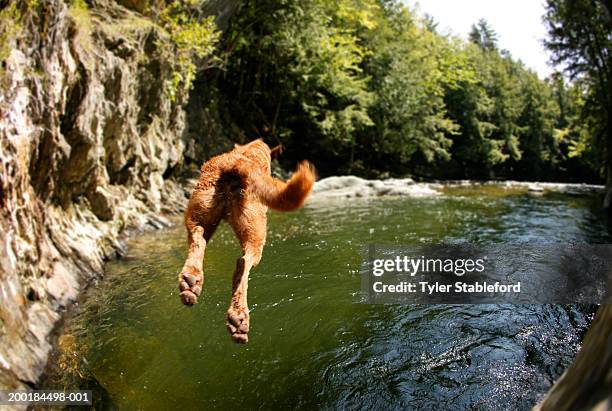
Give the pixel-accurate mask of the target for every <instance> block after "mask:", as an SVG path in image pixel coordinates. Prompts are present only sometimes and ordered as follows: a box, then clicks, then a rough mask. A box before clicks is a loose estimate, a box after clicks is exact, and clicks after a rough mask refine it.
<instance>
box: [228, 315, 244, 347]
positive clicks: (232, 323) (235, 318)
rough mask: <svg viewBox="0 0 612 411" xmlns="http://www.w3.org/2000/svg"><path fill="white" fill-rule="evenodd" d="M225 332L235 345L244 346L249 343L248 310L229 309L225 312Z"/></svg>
mask: <svg viewBox="0 0 612 411" xmlns="http://www.w3.org/2000/svg"><path fill="white" fill-rule="evenodd" d="M226 325H227V330H228V331H229V333H230V335H231V337H232V340H233V341H234V342H236V343H240V344H246V343H247V342H248V341H249V336H248V332H249V309H248V308H246V307H234V306H232V307H230V308H229V310H227V323H226Z"/></svg>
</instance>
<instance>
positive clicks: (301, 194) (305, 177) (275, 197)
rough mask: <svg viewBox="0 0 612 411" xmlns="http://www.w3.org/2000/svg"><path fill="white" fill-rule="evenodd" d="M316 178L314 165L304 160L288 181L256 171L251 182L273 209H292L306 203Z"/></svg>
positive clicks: (261, 197)
mask: <svg viewBox="0 0 612 411" xmlns="http://www.w3.org/2000/svg"><path fill="white" fill-rule="evenodd" d="M315 179H316V174H315V169H314V166H313V165H312V164H310V163H309V162H308V161H302V162H301V163H300V164H298V166H297V168H296V170H295V172H294V173H293V174H292V175H291V178H290V179H289V181H287V182H284V181H281V180H278V179H276V178H273V177H271V176H268V175H262V174H259V173H255V174H251V176H250V180H251V181H250V183H251V187H252V189H253V192H254V193H255V194H256V195H257V197H258V198H259V199H260V200H261V202H262V203H264V204H265V205H267V206H268V207H270V208H271V209H273V210H278V211H292V210H295V209H297V208H300V207H301V206H302V205H303V204H304V201H306V198H307V197H308V194H310V191H311V190H312V186H313V185H314V182H315Z"/></svg>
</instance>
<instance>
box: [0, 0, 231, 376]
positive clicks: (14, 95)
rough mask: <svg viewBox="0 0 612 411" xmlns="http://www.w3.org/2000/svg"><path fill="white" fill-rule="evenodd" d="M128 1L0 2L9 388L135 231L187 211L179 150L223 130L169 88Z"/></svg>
mask: <svg viewBox="0 0 612 411" xmlns="http://www.w3.org/2000/svg"><path fill="white" fill-rule="evenodd" d="M122 3H123V4H124V6H127V7H124V6H122V5H120V4H116V3H114V2H113V3H105V2H97V3H93V2H89V3H85V2H83V1H82V0H81V1H78V0H76V1H72V2H71V3H65V2H63V1H61V0H38V1H35V0H33V1H26V2H18V3H14V2H12V1H10V2H8V3H7V2H6V1H4V2H3V1H0V8H2V11H1V13H0V19H1V21H0V27H1V29H0V41H1V44H0V53H1V54H0V58H1V59H2V68H1V69H0V81H1V82H2V88H1V92H0V206H1V207H0V208H1V211H0V388H2V387H7V388H8V387H24V386H25V385H26V384H28V385H31V384H33V383H35V382H36V381H37V379H38V377H39V376H40V374H41V372H42V370H43V368H44V366H45V362H46V358H47V355H48V353H49V351H50V349H51V345H50V341H49V335H50V333H51V332H52V330H53V327H54V325H55V324H56V322H57V321H58V319H59V318H60V315H61V314H60V313H61V311H62V310H63V309H64V308H65V307H67V306H69V305H70V304H71V303H72V302H73V301H75V299H76V298H77V296H78V294H79V292H80V290H82V289H83V288H84V287H85V286H86V285H87V284H88V283H90V282H92V281H93V280H95V279H96V278H98V277H99V276H100V275H101V274H102V273H103V262H104V260H105V259H107V258H109V257H111V256H113V255H114V254H116V253H121V249H122V246H121V241H120V240H121V236H122V234H123V233H125V232H126V230H129V229H135V230H138V229H143V228H146V227H160V226H163V225H166V224H167V220H166V219H165V218H164V217H163V214H164V213H169V212H177V211H179V210H180V209H181V208H182V207H183V204H184V202H185V192H184V190H183V189H182V188H181V185H179V184H178V183H177V182H176V181H175V176H176V175H178V174H179V171H180V170H182V169H183V166H184V159H185V158H186V156H187V158H190V156H191V158H193V159H194V161H200V162H201V161H202V160H203V159H202V158H197V157H201V156H203V155H204V153H202V150H201V149H200V150H198V149H196V148H198V147H201V146H202V141H206V142H208V146H207V147H209V146H210V138H212V137H211V136H212V135H215V136H216V137H219V136H220V135H221V134H222V131H220V130H219V127H218V125H217V123H215V117H214V116H208V117H207V116H206V115H204V114H202V112H201V111H202V110H201V108H202V107H201V106H202V102H201V101H199V102H198V103H197V104H195V105H194V106H193V105H192V106H186V103H187V101H188V99H189V96H188V93H187V92H181V91H180V90H179V91H178V92H177V91H176V90H169V87H171V86H172V80H173V78H175V76H176V70H177V67H175V64H176V63H175V62H174V60H173V59H172V58H171V56H170V55H168V50H169V45H168V44H169V39H168V33H167V32H165V31H164V30H163V29H162V28H160V27H159V26H157V25H156V24H155V23H154V22H153V21H152V20H151V19H149V18H147V17H145V16H144V15H142V14H140V13H139V11H143V10H142V9H143V7H144V4H146V2H145V3H142V4H141V2H138V1H128V0H126V1H124V2H122ZM170 49H171V48H170ZM189 107H192V108H191V111H192V113H188V112H189V111H190V108H189ZM194 110H196V111H198V112H197V113H193V111H194ZM187 117H190V118H192V119H193V121H194V122H198V124H194V125H193V126H192V127H191V128H188V127H186V118H187ZM203 124H204V125H205V126H206V127H207V128H206V129H205V130H201V131H200V132H198V130H197V129H194V127H202V125H203Z"/></svg>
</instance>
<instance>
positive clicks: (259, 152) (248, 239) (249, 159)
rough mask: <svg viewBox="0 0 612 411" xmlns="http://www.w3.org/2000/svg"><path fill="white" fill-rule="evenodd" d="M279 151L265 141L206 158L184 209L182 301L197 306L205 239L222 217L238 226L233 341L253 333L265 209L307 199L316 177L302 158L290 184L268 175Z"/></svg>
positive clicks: (242, 340) (230, 320)
mask: <svg viewBox="0 0 612 411" xmlns="http://www.w3.org/2000/svg"><path fill="white" fill-rule="evenodd" d="M279 152H280V146H279V147H277V148H275V149H274V150H270V147H268V145H267V144H266V143H264V142H263V141H262V140H255V141H252V142H251V143H249V144H246V145H243V146H239V145H236V146H235V148H234V149H233V150H232V151H230V152H228V153H225V154H221V155H218V156H216V157H213V158H211V159H210V160H208V161H207V162H206V163H205V164H204V165H203V166H202V169H201V174H200V179H199V181H198V183H197V185H196V187H195V189H194V190H193V193H192V194H191V198H190V199H189V205H188V206H187V210H186V211H185V227H186V228H187V241H188V243H189V253H188V255H187V260H186V261H185V265H184V266H183V270H182V271H181V273H180V274H179V289H180V291H181V294H180V296H181V300H182V301H183V304H186V305H193V304H195V303H196V302H197V300H198V296H199V295H200V293H201V292H202V283H203V281H204V277H203V272H202V260H203V259H204V249H205V248H206V243H207V241H209V240H210V238H211V236H212V235H213V233H214V232H215V229H216V228H217V226H218V225H219V222H220V221H221V220H222V219H225V220H226V221H227V222H228V223H229V224H230V225H231V226H232V228H233V229H234V232H235V233H236V236H237V237H238V240H239V241H240V245H241V247H242V257H240V258H239V259H238V261H237V262H236V271H234V277H233V280H232V300H231V303H230V306H229V309H228V310H227V329H228V330H229V332H230V334H231V335H232V339H233V340H234V341H235V342H240V343H246V342H247V341H248V336H247V333H248V332H249V308H248V306H247V288H248V281H249V271H250V270H251V268H252V267H255V266H256V265H257V264H258V263H259V261H260V260H261V253H262V251H263V246H264V243H265V242H266V211H267V210H268V207H269V208H272V209H274V210H280V211H291V210H295V209H297V208H299V207H300V206H302V204H304V201H305V200H306V197H307V196H308V194H309V193H310V191H311V190H312V186H313V184H314V181H315V172H314V168H313V166H312V165H311V164H310V163H308V162H306V161H304V162H302V163H300V164H299V165H298V167H297V170H296V171H295V172H294V173H293V175H292V176H291V179H290V180H289V181H287V182H286V183H285V182H283V181H280V180H277V179H275V178H272V177H271V175H270V161H271V159H272V157H273V156H274V155H276V154H278V153H279Z"/></svg>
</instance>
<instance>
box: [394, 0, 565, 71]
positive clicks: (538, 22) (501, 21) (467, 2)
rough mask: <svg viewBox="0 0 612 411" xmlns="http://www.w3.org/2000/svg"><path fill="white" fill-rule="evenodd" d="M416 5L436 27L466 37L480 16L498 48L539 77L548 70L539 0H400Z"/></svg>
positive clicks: (440, 30)
mask: <svg viewBox="0 0 612 411" xmlns="http://www.w3.org/2000/svg"><path fill="white" fill-rule="evenodd" d="M404 3H405V4H407V5H408V6H409V7H410V8H411V9H412V8H414V7H415V6H417V11H418V12H419V13H420V14H421V15H422V14H424V13H427V14H429V15H431V16H432V17H433V18H434V21H436V22H437V23H438V31H439V32H441V33H443V34H449V33H452V34H455V35H459V36H460V37H462V38H464V39H467V36H468V33H469V31H470V28H471V27H472V24H474V23H476V22H477V21H478V20H479V19H481V18H484V19H486V20H487V21H488V22H489V25H490V26H491V27H492V28H493V30H495V32H496V33H497V42H498V47H499V48H500V49H506V50H508V51H510V53H511V54H512V56H513V57H514V58H515V59H520V60H521V61H522V62H523V63H524V64H525V65H526V66H527V67H529V68H531V69H534V70H535V71H536V72H537V73H538V75H539V76H540V77H542V78H544V77H546V76H548V75H549V74H550V73H552V71H553V69H552V68H551V67H550V66H548V64H547V61H548V59H549V58H550V53H549V52H548V51H547V50H546V49H545V48H544V46H543V45H542V40H543V39H544V38H545V37H546V28H545V26H544V24H543V23H542V15H543V14H544V5H543V4H544V2H543V0H463V1H462V0H419V1H417V0H404Z"/></svg>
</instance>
